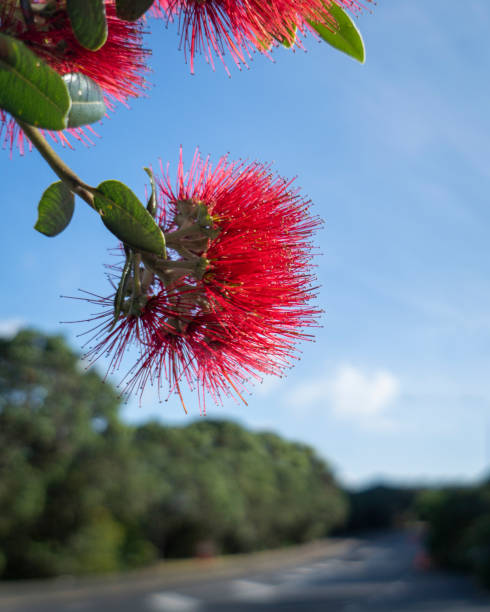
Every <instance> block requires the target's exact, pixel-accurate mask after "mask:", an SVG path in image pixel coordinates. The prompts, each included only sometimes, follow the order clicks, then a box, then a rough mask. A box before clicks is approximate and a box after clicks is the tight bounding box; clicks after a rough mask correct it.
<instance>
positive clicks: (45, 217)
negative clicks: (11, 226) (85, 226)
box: [34, 181, 75, 237]
mask: <svg viewBox="0 0 490 612" xmlns="http://www.w3.org/2000/svg"><path fill="white" fill-rule="evenodd" d="M74 209H75V196H74V195H73V193H72V192H71V191H70V190H69V189H68V187H67V186H66V185H65V184H64V183H63V182H61V181H58V182H57V183H53V184H52V185H50V186H49V187H48V188H47V189H46V191H45V192H44V193H43V195H42V197H41V200H40V202H39V205H38V208H37V210H38V219H37V222H36V225H35V226H34V229H36V230H37V231H38V232H41V234H44V235H45V236H50V237H52V236H57V235H58V234H59V233H61V232H62V231H63V230H64V229H65V228H66V226H67V225H68V224H69V223H70V221H71V218H72V216H73V211H74Z"/></svg>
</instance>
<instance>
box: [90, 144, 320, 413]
mask: <svg viewBox="0 0 490 612" xmlns="http://www.w3.org/2000/svg"><path fill="white" fill-rule="evenodd" d="M158 186H159V211H158V217H157V219H158V222H159V224H160V226H161V228H162V230H163V231H164V233H165V236H166V242H167V251H168V257H167V259H163V258H158V257H156V256H152V255H148V254H141V255H134V254H133V255H131V254H130V256H129V259H128V260H127V262H126V272H127V270H128V269H129V268H128V266H129V267H130V268H131V270H132V272H131V274H130V275H129V276H127V278H126V280H125V281H124V283H123V285H121V286H120V289H119V292H120V293H119V294H118V295H119V300H118V299H117V296H116V300H115V301H114V296H111V297H108V298H100V297H98V296H89V297H88V300H89V301H90V302H92V303H96V304H100V305H102V306H103V307H104V308H103V310H102V312H101V313H100V314H99V315H98V316H97V317H96V319H97V320H98V325H97V327H96V328H95V330H94V336H93V338H92V342H91V343H92V344H93V345H92V346H91V348H90V349H89V352H88V356H89V357H90V358H91V359H92V360H95V359H97V358H98V357H99V356H100V355H102V354H109V355H110V356H111V364H110V367H111V369H117V368H118V367H119V366H120V363H121V359H122V356H123V354H124V353H125V351H126V349H127V348H128V347H129V346H130V345H134V344H136V345H137V346H138V348H139V350H140V357H139V359H138V360H137V363H136V364H135V365H134V366H133V367H132V368H131V370H130V371H129V373H128V374H127V375H126V377H125V383H126V391H128V392H131V391H135V390H141V391H142V390H143V388H144V387H145V385H146V384H148V383H149V384H153V383H156V384H158V385H159V387H160V386H163V385H165V384H166V383H167V384H168V385H169V389H170V392H172V391H176V392H177V393H178V394H179V395H180V396H181V398H182V395H181V386H182V383H183V382H186V383H187V384H188V386H189V387H190V388H192V389H194V388H197V391H198V393H199V397H200V400H199V404H200V407H201V409H204V406H205V400H204V398H205V396H206V395H207V394H209V395H210V396H211V397H212V398H213V399H214V400H215V401H220V400H221V399H222V398H223V397H225V396H228V395H234V394H236V395H238V396H239V397H241V396H242V393H243V391H244V390H245V388H246V384H247V382H248V381H250V379H255V380H260V378H261V376H262V375H269V374H274V375H281V374H282V373H283V372H284V371H285V369H287V368H288V367H290V366H291V365H292V362H293V359H294V358H295V356H296V354H297V348H296V346H297V343H298V341H300V340H302V339H306V338H310V337H311V336H310V335H309V334H307V333H306V332H305V330H306V329H307V328H310V327H312V326H315V325H316V320H317V318H318V316H319V314H320V311H319V310H318V309H317V308H316V307H315V306H314V305H312V299H313V298H314V297H315V288H314V286H313V284H314V276H313V274H312V264H311V259H312V248H313V247H312V244H311V237H312V234H313V232H314V231H315V230H316V229H317V228H318V226H319V225H320V220H319V219H318V218H317V217H314V216H312V215H311V213H310V211H309V206H310V203H309V202H308V201H307V200H305V199H303V198H302V197H301V196H300V195H299V194H298V193H297V191H296V190H295V189H293V187H292V184H291V182H287V181H285V180H283V179H282V178H280V177H277V176H275V175H274V174H272V173H271V169H270V167H269V166H266V165H263V164H259V163H249V164H247V163H244V162H229V161H228V160H227V158H225V157H223V158H221V159H220V161H219V162H218V164H217V166H216V167H215V168H214V169H213V168H212V166H211V165H210V163H209V161H208V160H205V161H204V160H202V159H201V158H200V157H199V154H198V153H196V156H195V158H194V161H193V163H192V166H191V169H190V171H189V172H188V173H187V174H184V170H183V164H182V158H181V159H180V162H179V170H178V179H177V185H176V186H175V187H173V186H172V183H171V180H170V178H169V176H168V172H167V173H165V174H164V176H163V177H162V178H161V179H160V180H159V182H158ZM131 262H132V263H131ZM122 296H124V297H122ZM115 302H116V303H117V304H120V307H119V306H117V308H118V309H119V312H118V313H116V319H115V323H114V307H113V304H114V303H115ZM92 320H93V319H92ZM89 343H90V341H89Z"/></svg>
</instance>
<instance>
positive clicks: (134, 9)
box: [116, 0, 153, 21]
mask: <svg viewBox="0 0 490 612" xmlns="http://www.w3.org/2000/svg"><path fill="white" fill-rule="evenodd" d="M152 4H153V0H116V13H117V16H118V17H119V19H124V20H125V21H136V20H137V19H139V18H140V17H142V16H143V15H144V14H145V13H146V11H147V10H148V9H149V8H150V7H151V5H152Z"/></svg>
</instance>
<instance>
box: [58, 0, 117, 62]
mask: <svg viewBox="0 0 490 612" xmlns="http://www.w3.org/2000/svg"><path fill="white" fill-rule="evenodd" d="M66 10H67V12H68V16H69V18H70V23H71V27H72V28H73V33H74V34H75V38H76V39H77V40H78V42H79V43H80V44H81V45H82V47H85V48H86V49H90V51H97V49H100V48H101V47H102V46H103V45H104V43H105V41H106V40H107V20H106V15H105V4H104V0H67V2H66Z"/></svg>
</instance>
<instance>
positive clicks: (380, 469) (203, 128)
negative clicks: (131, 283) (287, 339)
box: [0, 0, 490, 485]
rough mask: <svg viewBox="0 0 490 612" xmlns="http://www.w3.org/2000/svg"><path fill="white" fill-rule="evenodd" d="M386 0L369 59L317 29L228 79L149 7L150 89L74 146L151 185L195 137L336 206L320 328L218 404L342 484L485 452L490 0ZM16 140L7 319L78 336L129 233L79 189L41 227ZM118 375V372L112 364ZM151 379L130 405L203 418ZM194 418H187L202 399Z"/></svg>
mask: <svg viewBox="0 0 490 612" xmlns="http://www.w3.org/2000/svg"><path fill="white" fill-rule="evenodd" d="M464 4H465V7H464V11H463V10H462V8H461V3H457V2H447V1H443V0H433V1H432V2H430V3H428V2H425V1H423V0H410V2H405V1H404V0H391V1H390V2H379V3H378V4H377V6H375V7H374V10H373V11H372V14H368V13H365V14H364V15H362V16H361V17H360V18H359V22H358V23H359V27H360V29H361V31H362V32H363V35H364V39H365V42H366V46H367V62H366V64H365V65H364V66H361V65H359V64H357V63H356V62H354V61H352V60H350V59H349V58H348V57H347V56H344V55H341V54H339V53H337V52H335V51H333V50H331V49H330V47H328V46H327V45H325V44H320V43H318V42H317V41H315V40H314V39H313V38H311V37H310V38H309V39H308V40H307V41H306V47H307V52H306V53H305V52H303V51H296V52H295V53H291V52H289V51H287V50H285V49H280V50H277V51H276V52H275V53H274V60H275V61H274V62H271V61H269V60H268V59H267V58H265V57H262V56H256V57H255V58H254V60H253V62H251V64H250V70H243V71H241V72H240V71H238V70H237V69H235V68H234V66H233V65H232V64H233V62H232V60H231V59H230V61H229V65H230V70H231V74H232V78H231V79H230V78H228V77H227V75H226V73H225V71H224V70H223V69H222V67H221V66H220V65H219V63H217V65H216V71H215V72H213V71H212V70H211V68H210V67H209V66H208V65H207V64H206V63H205V62H204V61H198V62H197V67H196V74H195V75H190V74H189V67H188V66H187V65H186V64H185V63H184V55H183V53H182V52H180V51H179V50H178V36H177V32H176V27H174V26H172V25H170V26H169V27H168V29H166V28H165V27H164V25H163V24H162V23H160V22H158V23H153V24H152V31H153V33H152V35H151V36H150V37H148V39H147V44H148V46H150V47H152V49H153V57H152V59H151V66H152V69H153V72H152V74H151V75H150V80H151V81H152V83H153V85H152V87H151V89H150V90H149V97H148V98H142V99H139V100H136V101H134V102H133V103H132V104H131V106H132V108H131V110H127V109H125V108H124V107H121V108H119V109H118V110H117V112H116V113H114V114H113V115H111V118H110V120H105V121H104V123H103V125H101V126H98V127H97V131H98V133H99V134H100V136H101V138H100V139H97V143H96V146H95V147H91V148H88V149H87V148H84V147H83V146H81V145H79V146H77V148H76V151H74V152H73V151H69V150H65V151H63V150H61V152H62V155H63V156H64V158H65V160H66V161H67V162H68V163H69V164H70V165H71V166H72V167H73V168H74V169H75V170H76V171H77V172H78V173H79V174H80V175H81V176H82V177H83V178H84V180H86V181H87V182H89V183H91V184H94V185H96V184H98V182H100V181H102V180H105V179H110V178H114V179H120V180H124V181H125V182H126V183H127V184H128V185H130V186H131V187H132V189H133V190H134V191H135V192H136V193H137V194H139V195H140V196H143V195H144V187H145V183H146V175H145V174H144V172H143V170H142V168H143V166H146V165H153V166H154V167H157V165H158V162H159V159H162V161H163V162H164V163H166V162H167V161H170V163H171V169H175V168H176V164H177V159H178V151H179V146H180V145H182V146H183V149H184V157H185V159H186V160H187V161H188V162H189V161H190V159H191V157H192V155H193V152H194V150H195V147H196V146H199V147H200V149H201V151H202V152H203V153H205V154H206V153H209V154H211V156H212V158H213V159H215V160H216V159H217V158H218V157H219V156H220V155H222V154H224V153H227V152H229V154H230V157H231V158H246V159H250V160H252V159H258V160H261V161H264V162H273V163H274V166H275V169H276V170H277V172H278V173H280V174H281V175H283V176H286V177H292V176H297V177H298V179H297V184H298V185H299V186H300V187H301V189H302V192H303V193H304V194H305V195H308V196H309V197H310V198H311V199H312V200H313V202H314V203H315V211H316V212H317V213H318V214H319V215H321V216H322V217H323V218H324V219H325V221H326V225H325V228H324V229H323V230H322V231H321V232H320V233H319V235H318V244H319V247H320V250H321V252H322V256H321V257H319V258H318V276H319V279H320V282H321V285H322V290H321V294H320V300H319V301H320V304H321V306H322V308H324V309H325V315H324V317H323V320H322V328H321V329H319V330H318V333H317V337H316V342H315V343H305V344H304V345H303V346H302V347H301V348H302V351H303V354H302V360H301V361H300V362H299V363H298V365H297V366H296V367H295V368H294V369H293V370H292V371H291V372H290V373H289V374H288V376H287V378H285V379H281V380H279V379H277V380H276V379H274V380H269V379H267V380H266V381H264V384H263V385H261V386H259V387H257V388H256V389H255V390H254V393H253V394H252V395H251V396H250V397H248V398H247V399H248V401H249V406H248V407H245V406H244V405H241V404H236V403H234V402H232V401H230V402H227V403H226V404H225V405H224V406H219V407H214V406H213V405H208V415H209V416H210V417H221V416H226V417H230V418H233V419H236V420H238V421H240V422H241V423H243V424H245V425H248V426H250V427H252V428H254V429H270V430H274V431H277V432H279V433H280V434H282V435H285V436H287V437H288V438H292V439H296V440H301V441H303V442H307V443H310V444H312V445H313V446H315V448H316V449H317V450H318V451H319V452H320V453H321V454H322V455H323V456H324V457H326V458H327V459H328V460H329V461H330V462H331V464H332V466H333V467H334V469H335V471H336V473H337V475H338V476H339V477H340V479H341V480H343V481H344V482H346V483H349V484H356V485H357V484H363V483H367V482H370V481H373V480H375V479H378V478H384V479H391V480H396V481H405V482H407V481H409V482H413V481H420V480H423V481H426V482H433V481H436V480H445V481H447V480H455V479H459V480H461V479H464V480H472V479H475V478H478V477H481V476H482V475H483V474H485V473H486V472H487V471H488V469H489V468H490V375H489V372H490V281H489V277H490V272H489V270H490V244H489V240H488V234H489V228H490V208H489V207H488V193H489V191H490V165H489V161H490V139H489V137H488V134H489V133H490V129H489V128H490V115H489V113H488V101H489V98H490V85H489V81H488V66H489V65H490V61H489V60H490V47H489V46H488V44H486V40H487V36H488V30H489V28H490V6H489V5H488V4H487V3H486V2H484V1H482V0H466V2H465V3H464ZM1 153H3V162H2V165H1V167H2V170H1V172H2V200H3V203H2V204H3V211H4V212H3V215H4V216H3V219H4V221H3V232H2V242H1V245H0V249H1V257H2V262H3V264H2V270H3V274H2V281H3V291H2V300H1V301H0V331H2V330H3V332H4V333H5V332H8V331H9V330H11V329H13V328H14V327H15V326H16V325H18V324H28V325H32V326H36V327H39V328H41V329H43V330H45V331H48V332H60V331H62V332H63V333H64V334H65V335H66V336H67V337H68V338H69V339H70V341H71V342H72V344H73V346H74V347H76V348H80V347H81V339H79V338H77V337H76V334H77V333H79V332H80V331H84V330H85V329H86V328H85V327H83V326H80V325H62V326H61V325H59V321H67V320H76V319H85V318H87V317H88V316H89V314H90V313H91V312H92V310H91V308H90V306H89V305H87V304H85V303H84V302H76V301H72V300H63V299H60V298H59V296H60V294H63V295H76V292H77V289H78V288H83V289H87V290H90V291H94V292H99V293H102V294H107V293H108V292H109V291H108V286H107V284H106V281H105V278H104V270H103V264H104V263H105V262H107V261H108V256H107V249H108V248H110V247H112V246H114V245H115V244H116V241H115V240H114V239H113V238H112V236H111V235H110V234H109V233H108V232H107V231H106V230H105V228H104V226H103V225H102V224H101V223H100V221H99V220H98V218H97V217H96V215H94V213H93V212H92V211H91V210H90V209H89V208H88V207H87V206H86V205H85V204H84V203H83V202H80V203H79V204H78V206H77V209H76V213H75V218H74V220H73V222H72V224H71V225H70V226H69V228H68V229H67V230H66V231H65V232H64V233H63V234H62V235H60V236H59V237H57V238H54V239H48V238H46V237H44V236H41V235H40V234H37V233H36V232H35V231H34V230H33V229H32V226H33V224H34V222H35V220H36V204H37V201H38V199H39V196H40V194H41V193H42V191H43V190H44V188H45V187H46V186H47V185H48V184H49V183H50V182H51V181H52V180H54V177H53V175H52V173H51V171H50V170H49V168H48V167H47V166H46V165H45V164H44V163H43V161H42V160H41V159H40V158H39V156H38V155H37V153H35V152H33V153H30V154H27V155H26V156H25V157H24V158H22V157H20V156H18V155H17V154H14V156H13V158H12V159H9V154H8V151H1ZM115 380H116V381H117V377H116V379H115ZM187 404H188V406H189V408H190V412H191V416H189V417H185V416H184V415H183V411H182V407H181V405H180V402H179V401H178V400H177V399H174V398H173V397H172V398H171V399H170V401H169V402H167V403H163V404H162V403H159V402H158V399H157V397H156V392H155V390H152V389H150V390H149V391H148V392H147V393H146V394H145V396H144V397H143V400H142V403H141V405H139V402H138V400H137V399H136V400H134V401H130V402H129V403H128V404H127V405H126V406H124V409H123V412H124V415H125V417H126V418H127V420H129V421H131V422H137V421H141V420H144V419H147V418H149V417H152V418H159V419H162V420H163V421H164V422H169V423H190V422H191V420H192V419H193V418H202V417H199V416H198V414H199V410H198V406H197V401H196V400H195V399H194V398H193V396H191V395H189V396H187ZM193 415H194V416H193Z"/></svg>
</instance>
